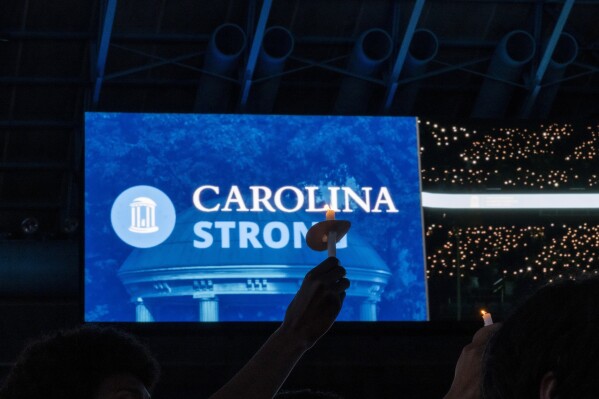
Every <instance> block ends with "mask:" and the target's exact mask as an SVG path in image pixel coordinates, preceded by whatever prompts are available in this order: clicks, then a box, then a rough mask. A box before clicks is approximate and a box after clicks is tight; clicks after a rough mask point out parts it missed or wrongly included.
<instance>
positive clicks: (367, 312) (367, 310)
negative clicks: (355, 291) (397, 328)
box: [360, 298, 377, 321]
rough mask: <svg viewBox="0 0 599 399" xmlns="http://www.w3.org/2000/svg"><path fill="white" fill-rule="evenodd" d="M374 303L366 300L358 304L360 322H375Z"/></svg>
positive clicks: (371, 300)
mask: <svg viewBox="0 0 599 399" xmlns="http://www.w3.org/2000/svg"><path fill="white" fill-rule="evenodd" d="M376 303H377V302H376V300H373V299H371V298H368V299H366V300H364V302H362V303H361V304H360V321H376Z"/></svg>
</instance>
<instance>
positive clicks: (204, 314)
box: [199, 296, 218, 322]
mask: <svg viewBox="0 0 599 399" xmlns="http://www.w3.org/2000/svg"><path fill="white" fill-rule="evenodd" d="M199 307H200V309H199V311H200V321H205V322H214V321H218V298H216V297H214V296H213V297H207V298H200V306H199Z"/></svg>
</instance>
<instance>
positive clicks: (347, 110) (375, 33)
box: [333, 28, 393, 115]
mask: <svg viewBox="0 0 599 399" xmlns="http://www.w3.org/2000/svg"><path fill="white" fill-rule="evenodd" d="M392 49H393V41H392V39H391V36H390V35H389V34H388V33H387V32H385V31H384V30H382V29H376V28H375V29H370V30H367V31H366V32H364V33H362V35H360V37H359V38H358V40H357V41H356V44H355V46H354V49H353V51H352V54H351V56H350V58H349V60H348V65H347V70H348V71H349V72H351V73H352V74H354V75H358V76H365V77H370V76H374V75H376V74H377V73H378V72H379V71H380V69H381V67H382V65H383V63H384V62H385V61H386V60H387V59H388V58H389V57H390V56H391V51H392ZM372 89H373V86H372V83H369V82H367V81H365V80H363V79H360V78H358V77H354V76H345V77H344V78H343V80H342V81H341V87H340V88H339V94H338V96H337V101H336V102H335V106H334V108H333V111H334V113H336V114H341V115H355V114H361V113H364V112H365V111H366V110H367V106H368V99H369V97H370V94H371V92H372Z"/></svg>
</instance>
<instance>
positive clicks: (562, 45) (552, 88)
mask: <svg viewBox="0 0 599 399" xmlns="http://www.w3.org/2000/svg"><path fill="white" fill-rule="evenodd" d="M577 56H578V42H577V41H576V39H575V38H574V36H572V35H570V34H568V33H562V34H561V35H560V38H559V40H558V42H557V44H556V47H555V50H554V51H553V54H552V56H551V60H550V61H549V63H548V65H547V70H546V71H545V76H544V78H543V83H542V84H541V91H540V93H539V95H538V97H537V101H536V103H535V105H534V107H533V111H532V115H534V117H535V118H538V119H545V118H547V117H548V116H549V112H550V111H551V106H552V105H553V102H554V101H555V97H556V96H557V92H558V91H559V88H560V84H559V82H560V81H561V80H562V79H563V77H564V75H565V73H566V69H567V68H568V66H569V65H570V64H571V63H572V62H574V61H575V60H576V57H577Z"/></svg>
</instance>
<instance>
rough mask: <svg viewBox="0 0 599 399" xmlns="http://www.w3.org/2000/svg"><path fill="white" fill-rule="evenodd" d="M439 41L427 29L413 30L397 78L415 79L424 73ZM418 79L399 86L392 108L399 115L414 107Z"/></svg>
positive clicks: (418, 87)
mask: <svg viewBox="0 0 599 399" xmlns="http://www.w3.org/2000/svg"><path fill="white" fill-rule="evenodd" d="M438 50H439V41H438V40H437V36H436V35H435V34H434V33H433V32H431V31H430V30H427V29H419V30H417V31H415V32H414V37H413V38H412V42H411V43H410V48H409V50H408V55H407V57H406V60H405V62H404V66H403V69H402V71H401V74H400V76H399V79H400V80H402V79H415V78H417V77H419V76H423V75H424V74H425V73H426V70H427V68H428V65H429V63H430V62H431V61H432V60H433V59H434V58H435V57H436V56H437V51H438ZM419 89H420V80H411V81H410V83H407V84H405V85H403V87H400V88H399V90H398V92H397V93H396V95H395V104H394V106H393V108H394V109H395V110H396V111H397V112H395V113H398V114H400V115H408V114H410V112H411V111H412V108H413V107H414V103H415V101H416V97H417V96H418V91H419Z"/></svg>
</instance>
